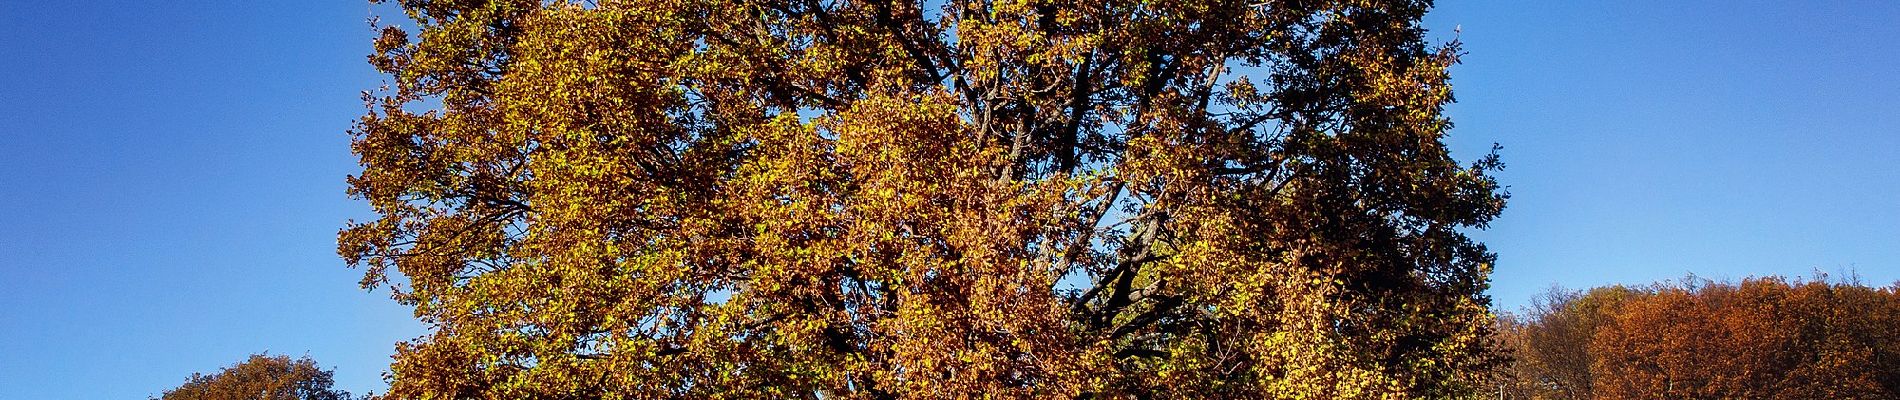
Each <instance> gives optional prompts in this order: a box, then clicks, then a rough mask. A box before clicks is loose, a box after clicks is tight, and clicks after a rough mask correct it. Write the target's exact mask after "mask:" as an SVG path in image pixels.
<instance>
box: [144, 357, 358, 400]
mask: <svg viewBox="0 0 1900 400" xmlns="http://www.w3.org/2000/svg"><path fill="white" fill-rule="evenodd" d="M331 374H332V371H324V370H322V369H319V368H317V362H316V361H313V360H311V359H310V357H304V358H300V359H296V360H292V359H290V357H289V356H284V355H276V356H272V355H266V354H253V355H251V358H250V359H249V360H246V361H244V362H241V363H237V364H235V365H232V366H229V367H225V368H224V369H222V370H219V371H218V373H216V374H212V375H204V374H196V373H194V374H191V377H190V378H186V379H185V384H184V385H180V386H179V387H178V388H176V389H172V390H167V391H165V395H164V396H161V397H158V399H162V400H346V399H351V398H352V397H350V393H349V392H346V391H342V390H335V389H331V388H330V385H332V384H334V383H335V381H333V380H331V378H330V377H331Z"/></svg>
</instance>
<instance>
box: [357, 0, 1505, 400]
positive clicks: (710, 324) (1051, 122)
mask: <svg viewBox="0 0 1900 400" xmlns="http://www.w3.org/2000/svg"><path fill="white" fill-rule="evenodd" d="M399 3H400V5H401V6H402V9H403V10H404V11H405V12H406V13H407V15H408V17H409V19H410V21H411V22H413V23H414V26H413V27H410V28H408V29H404V28H399V27H394V26H391V27H386V28H383V30H382V32H383V33H382V36H381V37H380V38H378V39H377V40H376V42H375V48H376V50H375V53H374V54H373V55H371V56H370V62H371V63H372V64H373V65H374V66H375V67H376V68H377V69H378V70H379V71H381V72H383V73H386V74H388V76H389V77H390V79H391V82H390V86H389V87H387V88H386V90H382V91H378V92H372V93H368V94H366V102H367V103H368V105H369V107H370V112H369V113H368V114H367V115H366V116H364V117H363V118H362V119H361V120H360V121H358V123H357V125H356V127H355V128H354V129H353V133H352V134H353V137H354V142H353V149H354V152H355V153H356V154H357V155H358V156H359V157H360V162H361V164H362V166H363V170H362V171H361V173H360V174H357V175H354V176H352V177H350V180H349V182H350V193H351V194H352V195H354V196H358V197H360V198H363V199H367V200H368V202H369V203H370V205H371V206H372V207H373V208H374V209H375V211H376V212H377V213H378V215H379V217H378V218H377V219H374V220H371V221H366V222H352V223H350V224H349V225H348V226H347V227H346V228H345V229H344V230H343V231H342V232H341V233H340V235H339V253H340V254H341V255H342V256H343V257H345V258H346V259H347V260H348V261H349V262H350V263H351V265H353V266H360V267H362V268H365V270H366V274H365V277H364V281H363V283H364V285H365V286H366V287H370V288H375V287H382V286H385V285H387V287H389V288H391V291H392V295H393V297H395V299H396V300H398V301H400V302H402V303H403V304H407V305H410V306H413V307H414V308H415V313H416V315H417V317H419V318H420V319H422V320H423V321H425V322H427V323H428V324H430V326H431V327H432V328H433V333H431V334H430V335H428V336H426V337H423V338H418V339H416V340H414V341H410V342H405V343H401V344H399V345H398V346H397V354H396V361H395V364H394V365H393V366H392V372H391V373H392V375H391V376H392V382H391V388H390V395H391V396H392V397H395V398H672V397H686V398H826V399H830V398H954V397H970V396H977V395H979V394H980V395H983V396H995V397H1008V398H1023V397H1036V398H1051V397H1073V398H1091V397H1093V398H1127V397H1139V398H1157V397H1159V398H1201V397H1249V398H1401V397H1404V398H1412V397H1447V396H1456V395H1460V394H1464V393H1468V392H1470V390H1471V387H1470V385H1469V383H1470V382H1474V380H1473V379H1475V377H1476V376H1477V374H1482V373H1484V371H1489V370H1491V369H1492V367H1491V366H1492V365H1493V364H1494V363H1496V362H1497V357H1496V354H1495V353H1494V352H1493V351H1492V350H1491V348H1490V346H1489V345H1488V344H1487V343H1488V342H1487V341H1486V338H1487V337H1488V336H1489V332H1488V331H1489V329H1490V325H1489V321H1491V319H1492V318H1491V315H1490V312H1489V303H1490V300H1489V298H1488V297H1486V296H1485V295H1484V294H1483V292H1484V289H1485V287H1486V286H1487V285H1488V275H1489V272H1490V268H1491V267H1490V263H1491V261H1492V259H1493V256H1492V255H1491V254H1490V253H1489V252H1488V251H1486V249H1485V248H1484V246H1483V245H1481V244H1479V243H1477V242H1475V241H1473V240H1471V239H1469V238H1468V237H1467V236H1465V234H1464V233H1463V232H1464V231H1465V230H1466V229H1470V228H1482V227H1484V226H1485V224H1486V223H1487V222H1489V221H1490V220H1491V219H1492V218H1494V217H1496V216H1497V215H1498V212H1499V211H1500V210H1501V208H1502V207H1503V204H1504V200H1505V197H1506V196H1505V195H1504V194H1503V193H1502V192H1501V191H1500V189H1499V187H1498V185H1497V184H1496V182H1495V181H1494V180H1493V179H1492V178H1491V177H1489V176H1488V175H1487V172H1488V171H1490V170H1492V169H1494V168H1497V167H1498V166H1499V165H1500V164H1499V163H1498V161H1497V158H1496V156H1495V152H1494V153H1493V154H1492V155H1489V156H1486V157H1484V158H1482V159H1480V160H1479V161H1477V162H1476V163H1474V164H1472V165H1469V166H1461V165H1459V164H1457V163H1456V162H1455V161H1454V160H1453V159H1452V158H1451V156H1450V155H1449V154H1448V151H1447V150H1446V148H1445V146H1444V144H1443V142H1442V139H1443V137H1444V135H1445V133H1446V130H1447V129H1448V128H1449V127H1450V123H1449V122H1448V121H1447V120H1446V119H1445V118H1444V116H1443V115H1442V112H1441V111H1442V107H1443V105H1444V104H1446V103H1448V102H1450V101H1452V97H1451V92H1450V86H1449V84H1448V83H1447V74H1446V68H1448V67H1449V66H1450V65H1452V64H1453V63H1454V62H1455V61H1456V59H1457V56H1458V50H1457V47H1456V44H1455V43H1451V44H1446V45H1442V46H1433V45H1429V44H1427V43H1426V41H1425V40H1424V39H1423V35H1424V29H1422V28H1421V27H1420V24H1419V19H1420V18H1421V17H1422V16H1423V15H1424V14H1425V12H1426V11H1427V10H1428V9H1429V8H1430V2H1429V1H1379V0H1375V1H1350V2H1348V1H1295V2H1256V1H1224V0H1223V1H1178V2H1177V1H1163V2H1154V1H1136V0H1109V1H1099V2H1096V1H1086V2H1069V1H1023V0H1018V1H942V2H939V1H928V2H893V1H878V0H870V1H821V0H772V1H706V0H641V1H615V0H602V1H598V2H594V1H582V2H575V1H539V0H492V1H475V0H464V1H447V0H433V1H431V0H405V1H401V2H399Z"/></svg>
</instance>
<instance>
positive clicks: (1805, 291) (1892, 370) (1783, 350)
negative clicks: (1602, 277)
mask: <svg viewBox="0 0 1900 400" xmlns="http://www.w3.org/2000/svg"><path fill="white" fill-rule="evenodd" d="M1895 332H1900V293H1896V292H1895V288H1887V289H1874V288H1869V287H1865V286H1860V285H1858V284H1831V283H1828V282H1825V281H1822V280H1815V281H1808V282H1801V283H1792V284H1791V283H1789V282H1788V281H1787V280H1785V279H1781V278H1755V279H1747V280H1743V281H1742V282H1741V283H1740V284H1723V283H1707V282H1702V283H1695V282H1690V283H1687V284H1683V285H1663V286H1658V287H1656V288H1654V289H1652V290H1651V291H1650V292H1648V293H1645V294H1644V295H1641V296H1636V297H1633V298H1632V299H1630V301H1627V302H1624V303H1623V304H1622V306H1621V307H1620V308H1619V310H1618V311H1617V313H1616V316H1615V320H1614V321H1613V322H1611V323H1609V324H1605V325H1604V326H1603V327H1602V328H1601V330H1600V331H1599V332H1597V334H1596V337H1595V340H1594V341H1593V343H1592V346H1591V352H1592V353H1593V354H1594V355H1595V357H1596V362H1595V364H1594V365H1593V366H1592V369H1591V371H1592V373H1593V374H1594V375H1595V376H1596V377H1597V378H1598V385H1597V387H1596V389H1597V390H1596V393H1597V395H1598V397H1600V398H1614V399H1639V398H1679V399H1717V398H1749V399H1816V398H1828V399H1892V398H1896V396H1900V386H1895V383H1900V334H1896V333H1895Z"/></svg>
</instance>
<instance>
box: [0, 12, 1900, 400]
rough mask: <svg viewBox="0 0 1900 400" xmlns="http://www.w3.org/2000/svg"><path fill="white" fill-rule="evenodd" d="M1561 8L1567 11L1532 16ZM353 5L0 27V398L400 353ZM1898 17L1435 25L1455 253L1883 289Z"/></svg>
mask: <svg viewBox="0 0 1900 400" xmlns="http://www.w3.org/2000/svg"><path fill="white" fill-rule="evenodd" d="M1556 3H1575V4H1556ZM371 10H372V8H371V7H369V6H367V5H365V4H362V3H357V2H353V1H326V2H237V1H216V2H214V1H203V0H189V1H169V2H46V1H0V54H5V56H4V57H0V171H4V173H0V209H4V210H6V211H5V212H0V226H5V227H7V229H5V230H0V255H4V257H0V285H4V286H0V399H16V398H17V399H40V398H75V399H90V398H139V397H143V396H146V395H149V394H156V393H158V392H159V391H162V390H164V389H166V388H170V387H173V386H175V385H177V384H178V383H180V382H181V381H182V380H183V379H184V377H185V376H187V375H189V374H190V373H192V372H195V371H212V370H215V369H216V368H218V367H219V366H222V365H226V364H229V363H231V362H234V361H237V360H240V359H241V358H242V357H243V356H244V355H246V354H249V353H252V352H257V351H264V350H269V351H270V352H273V353H280V354H291V355H304V354H308V355H310V356H312V357H314V358H316V359H317V360H318V362H319V363H321V364H322V365H324V366H326V367H334V368H335V369H336V371H337V380H338V384H339V386H340V387H342V388H345V389H349V390H351V391H355V392H362V391H366V390H380V389H381V388H382V387H383V384H382V382H381V378H380V374H381V371H382V370H383V369H384V368H385V367H386V364H387V361H388V355H389V354H390V352H391V350H392V348H393V343H394V342H396V341H398V340H403V339H407V338H411V337H415V336H417V335H420V334H421V333H422V328H421V327H420V326H419V325H418V324H417V323H415V322H413V320H412V319H411V318H410V316H409V314H408V311H407V310H406V309H404V308H403V307H400V306H398V305H396V304H394V303H393V302H391V301H389V300H388V299H387V297H386V296H385V295H384V294H381V293H365V292H363V291H361V290H359V289H357V288H356V285H355V284H356V281H357V278H358V271H355V270H350V269H346V268H344V266H343V263H342V262H341V261H340V260H338V259H337V257H336V256H335V254H334V249H335V243H334V237H335V236H334V235H335V232H336V229H337V228H339V227H341V226H342V223H343V221H344V220H345V219H348V218H353V217H354V218H364V217H366V216H367V213H366V211H365V208H364V207H363V206H362V205H360V204H357V203H356V202H353V201H351V200H349V199H347V198H346V197H345V196H344V194H343V181H342V178H343V176H344V175H346V174H349V173H351V172H352V171H353V170H355V168H356V167H355V164H354V159H353V158H352V156H351V155H350V154H349V153H348V137H347V136H346V135H345V134H344V131H345V129H347V128H348V126H349V123H350V121H351V120H352V119H353V118H354V117H355V116H357V115H359V114H360V113H361V111H362V107H361V103H360V102H359V100H358V97H357V93H358V92H359V91H361V90H363V89H367V88H370V87H373V86H375V85H376V84H377V83H378V77H377V76H376V75H375V74H374V73H373V72H372V71H370V69H369V67H368V66H367V65H366V64H364V63H363V56H364V54H366V53H367V51H368V49H369V39H370V31H369V29H368V28H367V25H366V24H365V23H364V20H365V19H366V18H367V17H368V16H369V13H370V12H371ZM1893 21H1900V3H1896V2H1891V1H1859V2H1847V1H1841V2H1788V1H1688V0H1685V1H1671V2H1651V1H1592V2H1525V1H1476V2H1456V1H1452V2H1444V3H1442V4H1441V5H1440V9H1439V10H1438V11H1436V12H1434V13H1433V14H1432V16H1431V17H1430V18H1429V19H1428V23H1429V26H1431V27H1432V28H1433V29H1434V30H1435V31H1436V32H1435V35H1437V36H1439V37H1441V38H1448V37H1450V31H1451V29H1452V27H1454V26H1460V27H1462V33H1461V34H1459V35H1458V36H1459V37H1460V38H1461V39H1462V40H1463V41H1464V43H1465V46H1466V47H1465V48H1466V49H1467V50H1468V51H1469V53H1470V54H1469V55H1468V56H1467V57H1466V58H1465V64H1464V65H1462V66H1459V67H1458V68H1456V69H1455V70H1454V72H1453V76H1454V84H1455V85H1456V87H1457V91H1458V96H1459V98H1460V101H1461V102H1460V103H1459V104H1457V105H1455V106H1453V107H1452V108H1451V111H1450V112H1451V115H1452V117H1453V118H1454V120H1455V121H1456V122H1457V124H1458V126H1457V128H1456V129H1454V130H1453V135H1452V139H1451V142H1452V143H1453V145H1454V147H1455V148H1456V149H1458V150H1459V151H1460V152H1459V153H1458V154H1459V155H1461V156H1462V157H1463V158H1465V159H1470V158H1471V157H1475V156H1476V155H1477V154H1478V153H1479V152H1481V151H1482V150H1483V149H1485V148H1488V147H1489V146H1490V144H1491V143H1493V142H1496V143H1501V144H1503V145H1504V147H1505V149H1504V152H1503V156H1504V159H1505V161H1506V162H1507V164H1509V167H1508V169H1507V170H1505V171H1504V172H1502V173H1501V174H1500V176H1501V178H1502V179H1503V181H1504V183H1506V184H1508V185H1510V186H1511V191H1512V193H1513V194H1514V195H1515V197H1514V199H1513V202H1512V204H1511V206H1510V208H1509V209H1508V210H1506V212H1505V214H1504V216H1503V217H1502V218H1501V219H1499V220H1498V221H1497V222H1496V223H1495V224H1494V225H1493V228H1492V229H1491V230H1489V231H1485V232H1481V233H1479V234H1478V236H1480V237H1481V238H1483V239H1484V240H1486V241H1488V242H1489V243H1490V244H1491V245H1492V247H1493V249H1494V250H1496V251H1497V252H1499V253H1500V260H1499V265H1498V271H1497V273H1496V275H1494V278H1495V280H1496V284H1495V287H1494V290H1493V294H1494V296H1495V297H1496V299H1497V301H1498V303H1499V305H1500V307H1503V308H1507V309H1509V308H1515V307H1517V306H1520V305H1522V304H1524V303H1526V302H1527V300H1528V299H1529V298H1530V297H1531V296H1533V295H1534V294H1536V293H1538V292H1541V291H1542V290H1544V289H1545V288H1547V287H1549V286H1550V285H1552V284H1558V283H1560V284H1563V285H1564V286H1567V287H1588V286H1595V285H1601V284H1607V283H1644V282H1651V281H1656V280H1663V279H1674V278H1679V277H1682V276H1684V275H1685V274H1688V273H1695V274H1698V275H1701V276H1705V277H1713V278H1740V277H1745V276H1751V275H1765V274H1781V275H1807V274H1810V273H1811V272H1813V271H1816V270H1820V271H1827V272H1834V273H1837V274H1838V273H1840V272H1842V271H1846V270H1849V269H1854V270H1858V272H1859V273H1860V274H1861V275H1862V276H1863V278H1864V279H1865V280H1866V281H1867V282H1870V283H1873V284H1878V285H1886V284H1889V283H1892V282H1894V281H1895V280H1900V166H1896V165H1895V162H1896V161H1900V24H1894V23H1893Z"/></svg>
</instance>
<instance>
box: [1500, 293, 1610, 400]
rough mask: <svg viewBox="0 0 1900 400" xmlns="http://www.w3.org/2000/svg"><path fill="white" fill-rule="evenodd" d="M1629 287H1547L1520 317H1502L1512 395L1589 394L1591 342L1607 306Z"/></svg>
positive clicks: (1577, 396) (1583, 396) (1573, 396)
mask: <svg viewBox="0 0 1900 400" xmlns="http://www.w3.org/2000/svg"><path fill="white" fill-rule="evenodd" d="M1635 294H1636V291H1635V290H1632V289H1629V288H1626V287H1623V286H1606V287H1598V288H1594V289H1590V290H1589V291H1587V292H1575V291H1567V290H1564V289H1561V288H1556V287H1553V288H1551V289H1550V291H1548V292H1546V293H1545V294H1543V295H1542V296H1540V297H1538V298H1536V299H1533V300H1532V303H1531V306H1530V308H1529V309H1527V310H1525V312H1524V313H1523V315H1521V316H1513V315H1506V316H1504V317H1502V320H1503V321H1504V323H1503V327H1502V328H1501V329H1499V331H1500V332H1499V333H1500V335H1501V336H1502V337H1503V339H1504V342H1505V346H1506V347H1507V348H1509V349H1510V350H1511V356H1512V358H1513V362H1512V363H1511V366H1510V368H1509V371H1508V375H1510V377H1511V379H1512V380H1513V381H1514V382H1513V383H1515V384H1514V385H1512V386H1513V387H1512V389H1514V390H1511V391H1510V392H1511V393H1512V394H1515V395H1514V396H1512V397H1513V398H1536V399H1589V398H1592V397H1591V396H1592V393H1593V389H1592V387H1593V381H1594V380H1595V376H1594V375H1593V374H1592V373H1591V371H1590V366H1591V364H1592V363H1593V361H1594V360H1595V359H1594V358H1593V357H1592V356H1591V353H1590V349H1591V347H1590V346H1591V342H1592V340H1593V339H1594V337H1595V335H1596V332H1597V331H1598V328H1599V327H1600V326H1602V325H1603V324H1605V323H1607V322H1608V321H1609V319H1610V318H1611V317H1613V316H1614V315H1615V314H1614V313H1613V310H1616V309H1617V307H1618V306H1619V305H1620V304H1621V303H1622V302H1623V301H1625V300H1626V299H1628V298H1629V297H1630V296H1633V295H1635Z"/></svg>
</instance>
